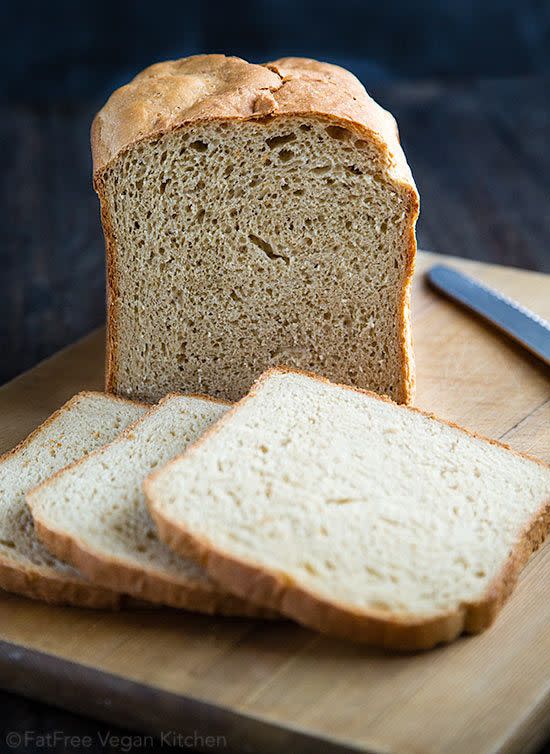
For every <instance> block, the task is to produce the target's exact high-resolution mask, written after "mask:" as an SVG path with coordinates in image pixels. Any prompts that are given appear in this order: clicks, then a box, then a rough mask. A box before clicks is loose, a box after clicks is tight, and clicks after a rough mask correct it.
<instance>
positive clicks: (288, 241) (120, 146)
mask: <svg viewBox="0 0 550 754" xmlns="http://www.w3.org/2000/svg"><path fill="white" fill-rule="evenodd" d="M92 150H93V157H94V184H95V187H96V189H97V192H98V194H99V197H100V201H101V216H102V222H103V228H104V232H105V240H106V247H107V272H108V293H109V317H108V320H109V321H108V330H109V345H108V375H107V385H108V389H110V390H114V391H115V392H118V393H121V394H124V395H128V396H131V397H140V398H143V399H146V400H158V399H159V398H160V397H162V396H163V395H165V394H166V393H167V392H169V391H171V390H183V391H186V392H187V391H190V392H201V393H208V394H209V395H213V396H217V397H222V398H227V399H229V400H237V399H238V398H240V397H242V396H243V395H244V394H245V393H246V392H247V391H248V390H249V388H250V387H251V385H252V382H253V381H254V380H255V379H256V378H257V377H258V376H259V375H260V373H261V372H263V371H264V370H265V369H267V368H268V367H269V366H276V365H278V364H290V365H291V366H295V367H300V368H301V369H311V370H313V371H315V372H319V373H321V374H323V375H326V376H328V377H330V378H331V379H334V380H337V381H339V382H345V383H348V384H352V385H356V386H358V387H362V388H370V389H373V390H377V391H378V392H382V393H387V394H389V395H390V396H391V397H392V398H394V399H395V400H397V401H399V402H401V401H403V402H407V401H409V400H410V397H411V393H412V389H413V365H412V354H411V344H410V334H409V290H410V282H411V277H412V271H413V265H414V255H415V250H416V244H415V237H414V226H415V222H416V218H417V215H418V195H417V192H416V189H415V186H414V182H413V179H412V176H411V172H410V170H409V167H408V165H407V161H406V159H405V156H404V154H403V150H402V149H401V146H400V144H399V138H398V133H397V127H396V124H395V121H394V119H393V117H392V116H391V115H390V114H389V113H388V112H386V111H385V110H383V109H382V108H381V107H380V106H379V105H377V104H376V103H375V102H374V101H373V100H372V99H371V98H370V97H369V96H368V94H367V93H366V92H365V89H364V88H363V86H362V85H361V84H360V83H359V81H358V80H357V79H356V78H355V77H354V76H353V75H352V74H351V73H349V72H348V71H345V70H343V69H342V68H338V67H337V66H334V65H329V64H327V63H319V62H316V61H314V60H305V59H300V58H285V59H283V60H278V61H276V62H274V63H268V64H266V65H253V64H250V63H247V62H246V61H244V60H241V59H239V58H234V57H225V56H224V55H197V56H194V57H191V58H184V59H182V60H176V61H169V62H165V63H159V64H158V65H154V66H152V67H150V68H147V69H146V70H145V71H143V72H141V73H140V74H139V75H138V76H136V78H135V79H134V80H133V81H131V82H130V83H129V84H128V85H126V86H123V87H122V88H121V89H118V90H117V91H116V92H114V94H113V95H112V96H111V97H110V99H109V101H108V102H107V103H106V105H105V106H104V108H103V109H102V110H101V111H100V112H99V113H98V115H97V116H96V119H95V121H94V125H93V128H92Z"/></svg>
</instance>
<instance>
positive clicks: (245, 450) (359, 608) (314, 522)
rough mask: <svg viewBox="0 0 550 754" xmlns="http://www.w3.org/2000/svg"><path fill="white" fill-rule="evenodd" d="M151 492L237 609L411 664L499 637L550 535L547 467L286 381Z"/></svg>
mask: <svg viewBox="0 0 550 754" xmlns="http://www.w3.org/2000/svg"><path fill="white" fill-rule="evenodd" d="M145 492H146V496H147V498H148V503H149V506H150V510H151V512H152V515H153V518H154V519H155V520H156V522H157V525H158V528H159V531H160V534H161V536H162V538H163V539H164V540H165V541H166V542H168V543H169V544H170V545H171V546H172V547H173V548H174V549H175V550H176V551H178V550H181V549H183V550H184V551H185V552H189V550H190V548H191V550H192V551H193V552H194V557H195V558H196V559H197V561H198V562H201V563H203V564H204V566H205V567H206V569H207V570H208V573H209V574H210V575H211V576H212V578H213V579H215V580H216V581H217V582H218V583H219V584H220V585H222V586H224V587H226V588H227V589H230V590H231V591H233V592H234V593H235V594H236V595H239V596H240V597H242V598H244V599H250V600H252V601H255V602H257V603H259V604H263V605H265V606H269V607H271V608H273V609H276V610H279V611H280V612H282V613H284V614H286V615H288V616H290V617H292V618H294V619H295V620H297V621H299V622H301V623H303V624H304V625H306V626H310V627H312V628H316V629H318V630H320V631H323V632H326V633H328V634H332V635H335V636H341V637H346V638H351V639H355V640H359V641H365V642H369V643H371V644H374V645H379V646H384V647H389V648H398V649H420V648H428V647H432V646H433V645H435V644H437V643H439V642H444V641H449V640H451V639H454V638H456V637H457V636H458V635H459V634H461V633H462V632H464V631H465V632H477V631H480V630H482V629H484V628H486V627H487V626H488V625H489V624H490V623H491V622H492V620H493V619H494V617H495V615H496V613H497V612H498V610H499V608H500V607H501V605H502V603H503V601H504V600H505V598H506V597H507V595H508V594H509V593H510V591H511V590H512V588H513V586H514V583H515V581H516V577H517V575H518V573H519V571H520V570H521V568H522V566H523V564H524V563H525V562H526V560H527V558H528V556H529V554H530V553H531V552H532V551H533V550H534V549H536V547H537V546H538V545H539V544H540V543H541V542H542V540H543V539H544V537H545V536H546V534H547V532H548V529H549V528H550V468H549V467H548V466H546V465H544V464H543V463H542V462H539V461H536V460H534V459H530V458H527V457H524V456H521V455H519V454H517V453H514V452H511V451H510V450H509V449H507V448H506V447H504V446H502V445H500V444H498V443H496V442H493V441H490V440H485V439H482V438H479V437H476V436H473V435H471V434H469V433H468V432H466V431H465V430H463V429H460V428H459V427H456V426H454V425H451V424H448V423H445V422H443V421H440V420H437V419H436V418H434V417H433V416H429V415H427V414H424V413H422V412H420V411H418V410H415V409H409V408H404V407H400V406H397V405H395V404H394V403H392V402H391V401H389V400H387V399H384V398H381V397H380V396H376V395H374V394H372V393H371V394H368V393H364V392H361V391H357V390H354V389H350V388H345V387H342V386H338V385H334V384H331V383H329V382H328V381H326V380H321V379H318V378H313V377H312V376H311V375H310V376H308V375H305V374H301V373H296V372H292V371H284V370H271V371H270V372H268V373H266V374H265V375H264V376H263V377H262V379H260V381H259V382H258V383H257V384H256V386H255V387H254V389H253V390H252V392H251V394H250V395H249V396H248V397H247V398H245V399H244V400H242V401H241V402H240V403H239V404H238V405H237V406H236V407H235V408H234V409H233V410H232V411H230V412H229V413H228V414H226V416H225V417H224V419H222V421H221V422H219V423H218V424H217V425H216V426H215V427H214V428H212V430H211V431H210V432H208V433H206V435H204V436H203V438H201V439H200V440H199V441H198V442H197V443H196V444H195V445H194V446H192V447H191V448H189V450H188V451H187V452H186V453H185V454H184V455H183V456H181V457H179V458H177V459H175V460H173V461H172V462H171V463H169V464H168V465H167V466H166V467H165V468H163V469H161V470H158V471H156V472H155V473H154V474H153V475H152V476H151V477H149V479H148V480H146V482H145Z"/></svg>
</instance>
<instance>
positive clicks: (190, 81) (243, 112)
mask: <svg viewBox="0 0 550 754" xmlns="http://www.w3.org/2000/svg"><path fill="white" fill-rule="evenodd" d="M295 115H314V116H325V117H326V118H329V119H331V120H334V121H338V122H341V123H342V124H343V125H346V126H348V127H351V128H354V129H356V130H358V131H362V132H363V135H364V136H366V137H367V138H368V139H369V140H372V141H374V142H376V143H377V144H378V146H379V147H380V149H381V152H382V154H383V155H384V156H385V158H386V162H387V165H388V168H389V169H390V171H393V172H394V177H395V178H397V179H398V180H400V181H402V182H404V183H406V184H408V185H411V186H412V187H414V182H413V179H412V175H411V172H410V169H409V166H408V164H407V161H406V159H405V156H404V154H403V150H402V149H401V146H400V144H399V135H398V131H397V126H396V123H395V120H394V118H393V116H392V115H391V114H390V113H388V112H387V111H386V110H384V109H383V108H382V107H380V105H378V104H377V103H376V102H374V100H372V99H371V98H370V97H369V95H368V94H367V93H366V91H365V89H364V87H363V86H362V84H361V83H360V82H359V81H358V80H357V79H356V78H355V76H353V74H351V73H349V71H346V70H344V69H343V68H340V67H339V66H336V65H331V64H329V63H321V62H318V61H316V60H309V59H307V58H281V59H280V60H276V61H274V62H272V63H266V64H265V65H255V64H253V63H247V62H246V61H245V60H242V59H241V58H236V57H226V56H225V55H194V56H192V57H189V58H181V59H180V60H170V61H166V62H163V63H157V64H155V65H152V66H150V67H149V68H146V69H145V70H144V71H142V72H141V73H139V74H138V75H137V76H136V77H135V78H134V79H133V80H132V81H131V82H130V83H129V84H127V85H126V86H123V87H121V88H120V89H117V90H116V91H115V92H114V93H113V94H112V95H111V97H110V98H109V100H108V101H107V103H106V104H105V106H104V107H103V108H102V109H101V110H100V111H99V113H98V114H97V115H96V117H95V119H94V122H93V124H92V134H91V136H92V155H93V161H94V175H96V176H97V175H98V173H100V172H101V171H103V170H104V169H105V168H106V167H107V166H108V165H109V163H111V162H112V160H114V159H115V158H116V157H117V155H119V154H120V153H121V152H122V151H124V150H125V149H127V148H128V147H130V146H132V145H133V144H136V143H137V142H139V141H141V140H143V139H149V138H151V137H157V136H160V135H161V134H165V133H168V132H170V131H173V130H174V129H176V128H179V127H181V126H182V125H185V124H189V123H198V122H204V121H219V120H251V119H260V118H261V119H265V118H266V117H280V116H295Z"/></svg>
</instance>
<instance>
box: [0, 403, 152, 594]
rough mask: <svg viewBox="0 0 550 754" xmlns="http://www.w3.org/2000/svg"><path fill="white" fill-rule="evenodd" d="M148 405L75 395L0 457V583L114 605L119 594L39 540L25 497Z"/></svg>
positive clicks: (13, 589)
mask: <svg viewBox="0 0 550 754" xmlns="http://www.w3.org/2000/svg"><path fill="white" fill-rule="evenodd" d="M147 408H148V407H147V406H144V405H143V404H139V403H134V402H131V401H127V400H121V399H118V398H114V397H113V396H107V395H103V394H102V393H91V392H89V393H87V392H85V393H79V394H78V395H75V396H74V397H73V398H71V400H70V401H68V402H67V403H66V404H65V405H64V406H62V408H60V409H59V411H56V413H55V414H53V415H52V416H50V418H49V419H47V420H46V421H45V422H44V423H43V424H42V425H41V426H40V427H38V429H36V430H35V431H34V432H33V433H32V434H30V435H29V436H28V437H27V438H26V439H25V440H23V442H21V443H20V444H19V445H17V447H15V448H14V449H13V450H12V451H10V452H8V453H6V454H5V455H3V456H2V457H1V458H0V587H2V588H3V589H5V590H6V591H8V592H15V593H17V594H24V595H26V596H27V597H34V598H36V599H42V600H45V601H46V602H56V603H63V604H70V605H82V606H87V607H114V606H116V605H118V603H119V600H120V596H119V595H118V594H115V593H114V592H113V591H111V590H110V589H103V588H99V587H96V586H93V585H92V584H90V583H89V582H87V581H86V580H85V579H83V578H82V577H81V576H80V574H79V573H78V572H77V571H76V570H75V569H74V568H72V567H71V566H68V565H67V564H66V563H63V562H61V561H60V560H58V559H57V558H55V557H53V556H52V555H51V554H50V552H49V551H48V550H47V549H46V548H45V547H44V546H43V545H42V544H41V543H40V541H39V540H38V539H37V537H36V533H35V530H34V526H33V521H32V517H31V514H30V511H29V509H28V506H27V504H26V502H25V495H26V493H27V492H28V491H29V490H30V489H32V488H33V487H35V486H36V485H37V484H40V483H41V482H43V481H44V480H45V479H47V478H48V477H50V476H51V475H52V474H54V473H55V472H57V471H59V469H61V468H63V467H64V466H66V465H67V464H69V463H72V462H73V461H75V460H76V459H78V458H81V457H82V456H83V455H85V454H86V453H88V452H89V451H90V450H93V449H94V448H97V447H99V446H100V445H103V444H104V443H106V442H109V441H110V440H112V439H113V438H114V437H116V435H117V434H118V433H119V432H121V431H122V430H123V429H124V428H125V427H126V426H128V424H130V423H131V422H133V421H135V420H136V419H138V418H139V417H140V416H141V415H142V414H143V413H145V411H146V410H147ZM89 504H90V505H91V501H89Z"/></svg>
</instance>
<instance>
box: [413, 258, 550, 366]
mask: <svg viewBox="0 0 550 754" xmlns="http://www.w3.org/2000/svg"><path fill="white" fill-rule="evenodd" d="M427 277H428V281H429V282H430V284H431V285H432V286H433V287H434V288H436V289H437V290H438V291H441V292H442V293H444V294H445V295H446V296H449V297H450V298H452V299H453V300H454V301H458V302H459V303H460V304H463V305H464V306H466V307H468V308H469V309H472V310H473V311H474V312H476V314H479V315H480V316H481V317H483V318H484V319H486V320H487V321H488V322H490V323H491V324H492V325H495V327H498V328H499V329H500V330H502V331H503V332H505V333H506V334H507V335H509V336H510V337H511V338H513V339H514V340H515V341H517V342H518V343H520V344H521V345H522V346H524V348H527V350H529V351H531V353H533V354H534V355H535V356H538V358H539V359H542V361H544V362H545V363H546V364H550V323H548V322H547V321H546V320H544V319H542V317H539V316H538V314H534V312H531V311H529V309H526V308H525V307H524V306H521V304H518V303H517V302H515V301H512V299H510V298H508V296H505V295H503V294H502V293H499V292H498V291H495V290H494V289H493V288H490V287H489V286H488V285H485V284H484V283H480V282H479V281H478V280H474V278H471V277H470V276H469V275H465V274H464V273H463V272H458V270H454V269H452V268H451V267H446V266H445V265H436V266H435V267H432V268H431V270H429V271H428V273H427Z"/></svg>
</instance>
